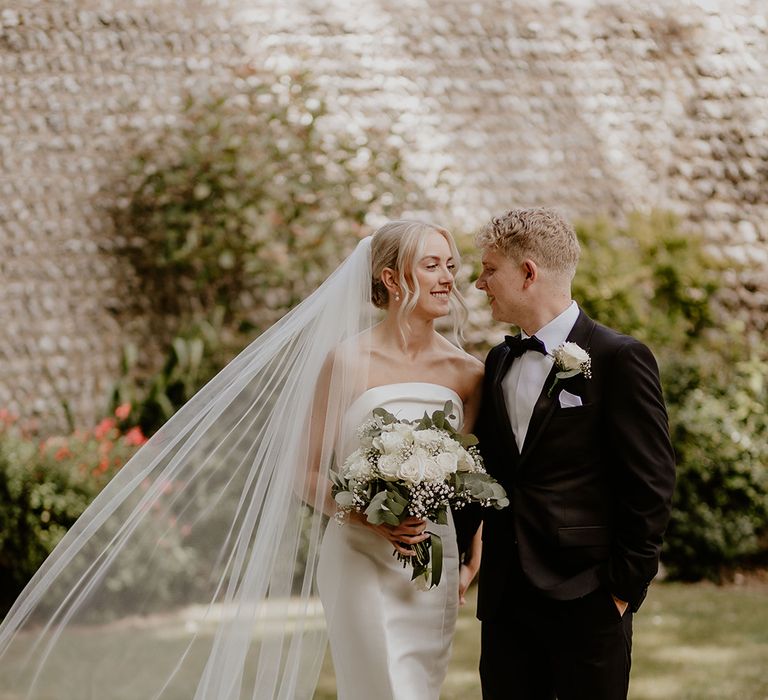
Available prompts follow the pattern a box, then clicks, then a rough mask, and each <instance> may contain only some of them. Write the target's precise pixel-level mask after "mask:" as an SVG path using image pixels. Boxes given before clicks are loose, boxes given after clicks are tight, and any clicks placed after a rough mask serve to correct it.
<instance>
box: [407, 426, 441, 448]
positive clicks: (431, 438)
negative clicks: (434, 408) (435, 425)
mask: <svg viewBox="0 0 768 700" xmlns="http://www.w3.org/2000/svg"><path fill="white" fill-rule="evenodd" d="M413 441H414V442H415V443H416V444H417V445H419V446H421V447H425V446H427V445H440V444H441V443H442V441H443V436H442V434H441V433H439V432H438V431H437V430H433V429H432V428H427V429H426V430H414V431H413Z"/></svg>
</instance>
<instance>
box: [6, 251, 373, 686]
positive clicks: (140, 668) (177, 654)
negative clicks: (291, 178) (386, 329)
mask: <svg viewBox="0 0 768 700" xmlns="http://www.w3.org/2000/svg"><path fill="white" fill-rule="evenodd" d="M373 311H374V308H373V306H372V304H371V238H370V237H369V238H366V239H364V240H362V241H361V242H360V243H359V244H358V245H357V248H356V249H355V251H354V252H353V253H352V254H351V255H350V256H349V257H348V258H347V259H346V260H345V261H344V262H343V263H342V265H341V266H340V267H339V268H338V269H337V270H336V271H335V272H334V273H333V274H332V275H331V276H330V277H329V278H328V279H327V280H326V282H325V283H324V284H323V285H322V286H321V287H320V288H319V289H318V290H317V291H316V292H315V293H314V294H312V295H311V296H310V297H309V298H308V299H306V300H305V301H304V302H303V303H301V304H300V305H299V306H298V307H296V308H295V309H294V310H293V311H291V312H290V313H289V314H287V315H286V316H285V317H284V318H283V319H282V320H281V321H280V322H279V323H277V324H276V325H275V326H273V327H272V328H270V329H269V330H268V331H267V332H265V333H264V334H263V335H261V336H260V337H259V338H258V339H257V340H256V341H254V342H253V343H252V344H251V345H250V346H248V347H247V348H246V349H245V350H244V351H243V352H242V353H240V355H239V356H238V357H237V358H235V359H234V360H233V361H232V362H231V363H230V364H229V365H227V367H225V368H224V369H223V370H222V371H221V372H220V373H219V374H218V375H217V376H216V377H215V378H214V379H213V380H212V381H211V382H209V383H208V384H207V385H206V386H205V387H204V388H203V389H202V390H201V391H200V392H199V393H198V394H197V395H196V396H195V397H194V398H193V399H192V400H191V401H190V402H189V403H188V404H186V405H185V406H184V407H183V408H182V409H181V410H180V411H179V412H178V413H177V414H176V415H175V416H174V417H173V418H172V419H171V420H170V421H169V422H168V423H167V424H166V425H165V426H164V427H163V428H161V430H160V431H158V433H157V434H155V435H154V437H152V439H151V440H150V441H149V442H148V443H147V444H146V445H145V446H144V447H143V448H142V449H141V450H140V451H139V452H138V453H137V454H136V455H135V456H134V457H133V458H132V459H131V460H130V461H129V462H128V463H127V464H126V465H125V466H124V467H123V468H122V469H121V471H120V472H119V473H118V475H117V476H116V477H115V478H114V479H113V480H112V481H111V482H110V483H109V485H108V486H107V487H106V488H105V489H104V491H103V492H102V493H101V494H100V495H99V496H98V498H96V500H95V501H94V502H93V503H92V504H91V506H90V507H89V508H88V509H87V510H86V511H85V513H84V514H83V515H82V516H81V517H80V519H79V520H78V521H77V523H76V524H75V525H74V526H73V527H72V528H71V529H70V531H69V532H68V533H67V534H66V536H65V537H64V539H63V540H62V541H61V543H60V544H59V545H58V546H57V547H56V549H55V550H54V552H53V553H52V554H51V555H50V557H49V558H48V559H47V560H46V562H45V563H44V565H43V566H42V567H41V568H40V570H39V571H38V572H37V573H36V575H35V576H34V578H33V579H32V581H31V582H30V583H29V584H28V585H27V587H26V588H25V589H24V591H23V593H22V594H21V596H20V597H19V599H18V600H17V601H16V603H15V605H14V607H13V608H12V610H11V611H10V613H9V614H8V615H7V617H6V618H5V620H4V621H3V623H2V625H1V626H0V698H3V699H6V700H9V699H10V698H14V699H15V698H51V699H53V698H56V699H57V700H60V699H61V698H67V699H68V700H69V699H71V700H77V699H81V698H82V699H86V698H88V699H91V698H93V699H94V700H111V699H117V698H120V699H122V698H125V699H126V700H138V699H141V700H143V699H145V698H146V699H148V698H163V699H174V700H189V699H190V698H195V699H197V700H211V699H213V698H215V699H216V700H240V698H258V699H259V700H263V699H267V698H281V699H284V700H293V699H294V698H311V697H312V693H313V691H314V688H315V685H316V682H317V677H318V674H319V670H320V666H321V663H322V658H323V653H324V650H325V642H326V640H325V633H324V626H323V623H322V611H321V610H320V608H319V603H318V602H317V598H316V590H315V583H314V574H315V568H316V563H317V558H318V551H319V545H320V542H321V538H322V534H323V531H324V527H325V524H326V523H327V520H328V518H327V515H324V514H323V513H322V511H323V508H322V505H323V503H324V502H325V500H324V499H327V498H328V496H327V493H326V488H327V486H326V484H327V472H328V468H329V466H330V465H331V464H332V460H333V456H334V448H335V445H336V444H338V443H339V442H340V440H341V439H342V438H341V436H340V434H339V433H340V425H341V419H342V417H343V415H344V412H345V411H346V408H347V406H348V405H349V404H350V403H351V401H352V400H353V399H354V398H355V397H356V396H357V395H358V394H359V393H360V392H361V391H362V389H363V388H364V381H365V380H366V378H367V351H366V350H365V349H364V345H365V344H364V343H362V342H361V338H362V337H363V336H364V335H365V331H366V329H368V328H370V326H371V324H372V322H373V316H372V314H373ZM326 511H327V508H326Z"/></svg>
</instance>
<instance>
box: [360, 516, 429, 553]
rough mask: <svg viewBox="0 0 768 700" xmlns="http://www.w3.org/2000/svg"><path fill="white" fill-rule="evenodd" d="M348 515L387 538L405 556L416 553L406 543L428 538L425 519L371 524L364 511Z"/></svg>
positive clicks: (412, 543)
mask: <svg viewBox="0 0 768 700" xmlns="http://www.w3.org/2000/svg"><path fill="white" fill-rule="evenodd" d="M350 515H351V517H352V520H353V521H354V522H356V523H358V524H359V525H363V526H364V527H367V528H368V529H369V530H373V531H374V532H375V533H376V534H377V535H380V536H381V537H383V538H384V539H385V540H387V541H388V542H389V543H390V544H391V545H392V546H393V547H394V548H395V550H396V551H398V552H399V553H400V554H402V555H403V556H406V557H411V556H413V555H414V554H416V552H415V550H413V549H408V548H407V545H409V544H410V545H414V544H417V543H419V542H423V541H424V540H426V539H428V538H429V535H428V534H427V533H426V532H425V530H426V529H427V521H426V520H421V519H420V518H406V519H405V520H403V522H402V523H400V524H399V525H387V524H382V525H372V524H371V523H369V522H368V519H367V518H366V517H365V513H358V512H356V511H353V512H352V513H351V514H350Z"/></svg>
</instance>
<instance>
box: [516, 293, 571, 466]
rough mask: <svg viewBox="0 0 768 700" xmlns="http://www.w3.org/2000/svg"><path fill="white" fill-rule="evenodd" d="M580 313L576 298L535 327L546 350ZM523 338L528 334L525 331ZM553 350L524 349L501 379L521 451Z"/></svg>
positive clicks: (562, 337)
mask: <svg viewBox="0 0 768 700" xmlns="http://www.w3.org/2000/svg"><path fill="white" fill-rule="evenodd" d="M578 317H579V307H578V305H577V304H576V302H575V301H572V302H571V305H570V306H569V307H568V308H567V309H566V310H565V311H563V312H562V313H561V314H560V315H559V316H556V317H555V318H553V319H552V320H551V321H550V322H549V323H548V324H547V325H546V326H544V327H543V328H541V329H540V330H538V331H536V337H537V338H538V339H539V340H540V341H541V342H542V343H544V347H545V348H546V349H547V353H550V354H551V353H552V351H553V350H554V349H555V348H557V347H558V346H559V345H562V344H563V343H564V342H565V341H566V339H567V338H568V335H569V334H570V332H571V330H573V326H574V325H575V324H576V319H577V318H578ZM522 336H523V338H527V337H528V335H527V334H526V333H525V332H523V334H522ZM550 354H547V355H542V354H541V353H540V352H531V351H529V352H525V353H523V354H522V355H521V356H520V357H518V358H516V359H515V360H514V361H513V362H512V366H511V367H510V368H509V372H507V376H506V377H504V379H503V380H502V382H501V386H502V389H503V390H504V402H505V403H506V405H507V413H508V414H509V420H510V422H511V423H512V430H513V431H514V433H515V441H516V442H517V449H518V450H520V451H521V452H522V449H523V443H524V442H525V436H526V433H527V432H528V425H529V424H530V422H531V416H532V415H533V407H534V406H535V405H536V401H537V400H538V398H539V395H540V394H541V392H542V390H543V389H544V382H545V381H546V380H547V376H548V375H549V372H550V370H551V369H552V365H553V364H554V360H553V359H552V357H551V356H550Z"/></svg>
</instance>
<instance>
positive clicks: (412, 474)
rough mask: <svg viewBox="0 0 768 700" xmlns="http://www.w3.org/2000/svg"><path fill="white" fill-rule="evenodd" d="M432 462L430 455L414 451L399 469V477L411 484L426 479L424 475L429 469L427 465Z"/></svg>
mask: <svg viewBox="0 0 768 700" xmlns="http://www.w3.org/2000/svg"><path fill="white" fill-rule="evenodd" d="M429 462H430V459H429V456H428V455H426V454H425V453H423V452H420V451H419V452H414V453H413V454H412V455H411V456H410V457H408V459H406V460H405V461H404V462H403V463H402V464H401V465H400V468H399V469H398V471H397V475H398V477H400V478H401V479H402V480H403V481H407V482H408V483H409V484H418V483H421V482H422V481H424V475H425V473H426V471H427V465H428V463H429Z"/></svg>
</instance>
